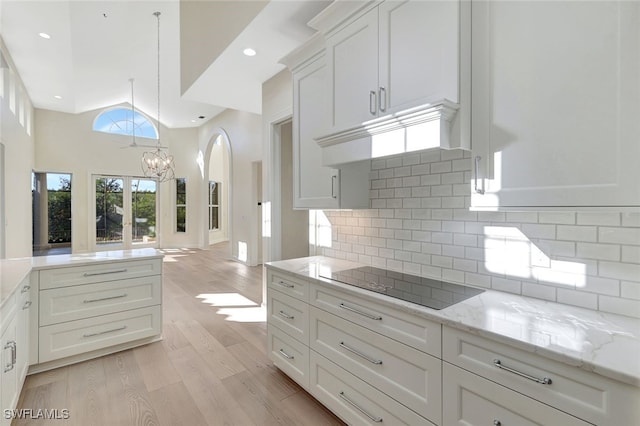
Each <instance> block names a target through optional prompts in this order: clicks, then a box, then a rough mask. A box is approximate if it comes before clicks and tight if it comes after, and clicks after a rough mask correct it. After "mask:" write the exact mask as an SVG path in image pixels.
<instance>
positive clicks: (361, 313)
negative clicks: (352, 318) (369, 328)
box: [340, 303, 382, 321]
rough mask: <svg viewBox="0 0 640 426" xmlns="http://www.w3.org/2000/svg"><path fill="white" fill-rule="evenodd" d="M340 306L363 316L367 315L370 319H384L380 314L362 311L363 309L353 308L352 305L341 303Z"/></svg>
mask: <svg viewBox="0 0 640 426" xmlns="http://www.w3.org/2000/svg"><path fill="white" fill-rule="evenodd" d="M340 307H341V308H342V309H346V310H347V311H350V312H354V313H356V314H358V315H362V316H363V317H367V318H369V319H372V320H376V321H382V317H381V316H379V315H372V314H370V313H367V312H362V311H360V310H358V309H356V308H352V307H351V306H347V305H345V304H344V303H341V304H340Z"/></svg>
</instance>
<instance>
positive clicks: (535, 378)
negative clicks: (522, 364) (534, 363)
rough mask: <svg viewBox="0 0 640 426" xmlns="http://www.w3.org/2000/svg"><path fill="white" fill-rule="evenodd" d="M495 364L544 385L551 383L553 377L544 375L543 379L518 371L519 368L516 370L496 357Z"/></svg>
mask: <svg viewBox="0 0 640 426" xmlns="http://www.w3.org/2000/svg"><path fill="white" fill-rule="evenodd" d="M493 365H495V366H496V367H498V368H501V369H502V370H505V371H508V372H509V373H513V374H517V375H518V376H521V377H524V378H525V379H529V380H532V381H534V382H536V383H540V384H543V385H550V384H551V379H550V378H548V377H543V378H542V379H539V378H537V377H534V376H531V375H529V374H527V373H523V372H522V371H518V370H514V369H513V368H510V367H507V366H505V365H504V364H502V362H501V361H500V360H499V359H494V360H493Z"/></svg>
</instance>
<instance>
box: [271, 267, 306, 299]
mask: <svg viewBox="0 0 640 426" xmlns="http://www.w3.org/2000/svg"><path fill="white" fill-rule="evenodd" d="M267 286H269V287H270V288H272V289H274V290H278V291H280V292H282V293H285V294H287V295H289V296H291V297H295V298H296V299H300V300H302V301H304V302H308V301H309V283H308V282H307V281H305V280H302V279H300V278H296V277H293V276H291V275H287V274H282V273H280V272H274V271H272V270H269V269H268V270H267Z"/></svg>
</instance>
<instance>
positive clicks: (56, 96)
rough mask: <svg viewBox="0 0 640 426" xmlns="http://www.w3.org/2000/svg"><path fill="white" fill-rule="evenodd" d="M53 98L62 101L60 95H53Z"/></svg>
mask: <svg viewBox="0 0 640 426" xmlns="http://www.w3.org/2000/svg"><path fill="white" fill-rule="evenodd" d="M53 97H54V98H56V99H62V96H60V95H53Z"/></svg>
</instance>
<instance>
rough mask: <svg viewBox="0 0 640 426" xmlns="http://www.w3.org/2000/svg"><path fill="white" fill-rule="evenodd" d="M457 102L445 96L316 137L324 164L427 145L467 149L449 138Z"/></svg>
mask: <svg viewBox="0 0 640 426" xmlns="http://www.w3.org/2000/svg"><path fill="white" fill-rule="evenodd" d="M458 109H459V105H458V104H456V103H454V102H451V101H449V100H447V99H443V100H441V101H439V102H436V103H431V104H427V105H422V106H419V107H415V108H411V109H408V110H404V111H400V112H398V113H396V114H390V115H387V116H384V117H379V118H376V119H374V120H371V121H368V122H365V123H363V124H362V126H358V127H356V128H353V129H349V130H347V131H344V130H343V131H341V132H339V133H336V134H330V135H326V136H322V137H320V138H316V142H317V143H318V145H320V146H321V147H322V162H323V164H324V165H326V166H333V167H337V166H340V165H342V164H347V163H353V162H358V161H363V160H370V159H374V158H379V157H385V156H389V155H395V154H402V153H405V152H413V151H421V150H425V149H430V148H444V149H454V148H467V147H465V146H462V145H461V143H460V139H461V138H460V137H452V127H453V123H454V121H455V118H456V115H457V112H458Z"/></svg>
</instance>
